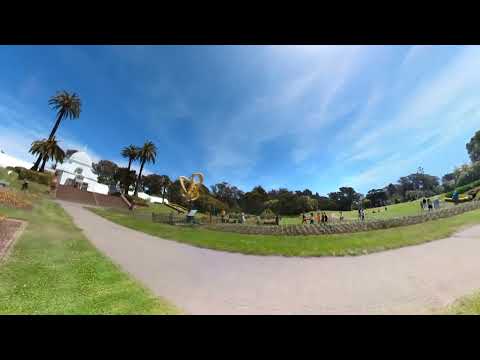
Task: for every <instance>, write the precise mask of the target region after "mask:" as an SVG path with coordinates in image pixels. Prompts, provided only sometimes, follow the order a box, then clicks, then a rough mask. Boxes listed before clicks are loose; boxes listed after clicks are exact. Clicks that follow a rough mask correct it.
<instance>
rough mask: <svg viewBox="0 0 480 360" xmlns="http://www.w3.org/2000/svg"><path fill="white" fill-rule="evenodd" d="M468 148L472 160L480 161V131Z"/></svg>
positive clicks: (471, 140)
mask: <svg viewBox="0 0 480 360" xmlns="http://www.w3.org/2000/svg"><path fill="white" fill-rule="evenodd" d="M466 147H467V151H468V155H469V156H470V160H472V162H476V161H480V130H479V131H477V132H476V133H475V135H473V137H472V138H471V139H470V141H469V142H468V143H467V145H466Z"/></svg>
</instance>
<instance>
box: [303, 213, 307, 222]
mask: <svg viewBox="0 0 480 360" xmlns="http://www.w3.org/2000/svg"><path fill="white" fill-rule="evenodd" d="M306 223H307V217H306V216H305V214H304V213H302V224H306Z"/></svg>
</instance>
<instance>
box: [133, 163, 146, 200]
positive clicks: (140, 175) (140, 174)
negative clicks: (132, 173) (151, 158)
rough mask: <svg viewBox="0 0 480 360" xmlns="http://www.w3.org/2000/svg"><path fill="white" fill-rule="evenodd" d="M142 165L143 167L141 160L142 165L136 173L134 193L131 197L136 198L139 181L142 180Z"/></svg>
mask: <svg viewBox="0 0 480 360" xmlns="http://www.w3.org/2000/svg"><path fill="white" fill-rule="evenodd" d="M143 165H145V160H142V164H141V165H140V171H139V172H138V177H137V182H136V184H135V192H134V193H133V196H138V185H139V184H140V180H141V179H142V171H143Z"/></svg>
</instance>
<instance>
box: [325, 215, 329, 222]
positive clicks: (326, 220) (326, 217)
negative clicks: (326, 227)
mask: <svg viewBox="0 0 480 360" xmlns="http://www.w3.org/2000/svg"><path fill="white" fill-rule="evenodd" d="M325 222H328V216H327V213H325Z"/></svg>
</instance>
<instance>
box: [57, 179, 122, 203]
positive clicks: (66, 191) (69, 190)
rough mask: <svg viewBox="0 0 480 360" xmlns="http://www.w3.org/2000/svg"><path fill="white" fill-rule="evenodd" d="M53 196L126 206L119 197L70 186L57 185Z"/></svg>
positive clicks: (81, 201)
mask: <svg viewBox="0 0 480 360" xmlns="http://www.w3.org/2000/svg"><path fill="white" fill-rule="evenodd" d="M54 196H55V198H57V199H60V200H65V201H71V202H77V203H81V204H85V205H92V206H102V207H110V208H121V209H125V208H128V206H127V204H126V203H125V202H124V201H123V200H122V198H121V197H118V196H111V195H103V194H97V193H93V192H89V191H83V190H80V189H76V188H74V187H72V186H65V185H57V189H56V191H55V195H54Z"/></svg>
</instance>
